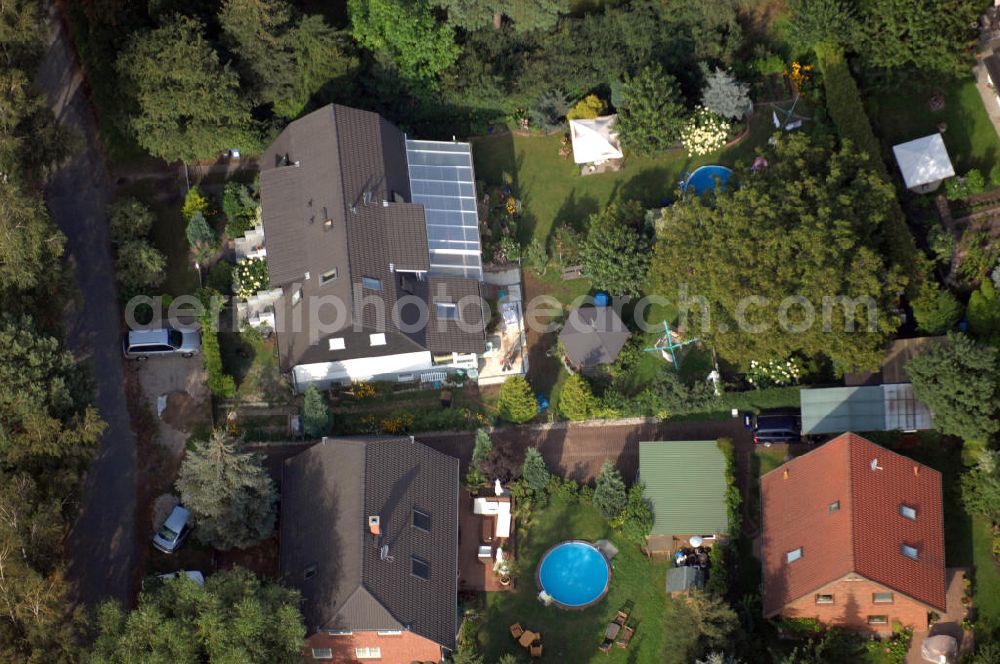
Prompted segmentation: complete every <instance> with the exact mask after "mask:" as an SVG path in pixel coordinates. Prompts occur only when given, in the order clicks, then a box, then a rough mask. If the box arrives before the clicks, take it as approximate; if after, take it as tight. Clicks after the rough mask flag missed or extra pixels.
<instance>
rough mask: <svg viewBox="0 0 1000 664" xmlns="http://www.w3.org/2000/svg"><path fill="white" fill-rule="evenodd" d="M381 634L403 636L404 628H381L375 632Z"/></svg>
mask: <svg viewBox="0 0 1000 664" xmlns="http://www.w3.org/2000/svg"><path fill="white" fill-rule="evenodd" d="M375 633H376V634H378V635H379V636H402V635H403V630H401V629H380V630H378V631H377V632H375Z"/></svg>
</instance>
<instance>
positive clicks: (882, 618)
mask: <svg viewBox="0 0 1000 664" xmlns="http://www.w3.org/2000/svg"><path fill="white" fill-rule="evenodd" d="M868 624H869V625H888V624H889V616H886V615H882V614H879V615H877V616H868Z"/></svg>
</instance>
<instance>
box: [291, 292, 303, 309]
mask: <svg viewBox="0 0 1000 664" xmlns="http://www.w3.org/2000/svg"><path fill="white" fill-rule="evenodd" d="M301 301H302V289H301V288H296V289H295V290H294V291H292V306H293V307H294V306H295V305H296V304H298V303H299V302H301Z"/></svg>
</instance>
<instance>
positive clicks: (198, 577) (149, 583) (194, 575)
mask: <svg viewBox="0 0 1000 664" xmlns="http://www.w3.org/2000/svg"><path fill="white" fill-rule="evenodd" d="M181 574H183V575H184V576H186V577H187V578H188V579H189V580H191V581H194V582H195V583H197V584H198V587H200V588H204V587H205V575H204V574H202V573H201V572H198V571H195V570H181V571H179V572H167V573H166V574H157V575H155V576H150V577H147V578H145V579H143V580H142V589H143V590H148V589H150V588H152V587H155V586H156V585H157V584H161V583H164V582H166V581H170V580H172V579H176V578H177V577H179V576H180V575H181Z"/></svg>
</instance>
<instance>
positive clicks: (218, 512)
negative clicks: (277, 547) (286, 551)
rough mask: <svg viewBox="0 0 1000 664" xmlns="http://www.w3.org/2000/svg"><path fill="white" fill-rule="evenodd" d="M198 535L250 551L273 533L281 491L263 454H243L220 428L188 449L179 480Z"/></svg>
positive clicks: (218, 545)
mask: <svg viewBox="0 0 1000 664" xmlns="http://www.w3.org/2000/svg"><path fill="white" fill-rule="evenodd" d="M177 491H178V492H179V493H180V496H181V501H182V502H183V503H184V505H185V506H186V507H187V508H188V509H189V510H191V515H192V516H193V517H194V520H195V524H196V525H197V527H196V528H195V531H194V533H195V537H197V538H198V539H199V540H200V541H202V542H204V543H205V544H208V545H210V546H212V547H215V548H217V549H223V550H228V549H233V548H240V549H245V548H247V547H249V546H253V545H254V544H257V543H258V542H260V541H261V540H263V539H266V538H268V537H270V536H271V533H273V532H274V523H275V519H276V517H277V509H276V504H277V500H278V494H277V489H276V488H275V486H274V482H272V481H271V478H270V477H269V476H268V474H267V470H266V469H265V468H264V466H263V463H262V461H261V458H260V455H257V454H250V453H247V452H240V451H239V450H237V449H236V444H235V441H233V440H232V439H231V438H229V437H228V436H227V435H226V434H225V433H222V432H220V431H217V432H215V433H214V434H212V437H211V438H210V439H209V440H208V441H204V442H201V443H198V444H196V445H195V447H194V449H191V450H189V451H188V453H187V455H186V456H185V457H184V462H183V463H182V464H181V472H180V476H179V477H178V478H177Z"/></svg>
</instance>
